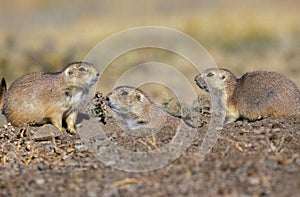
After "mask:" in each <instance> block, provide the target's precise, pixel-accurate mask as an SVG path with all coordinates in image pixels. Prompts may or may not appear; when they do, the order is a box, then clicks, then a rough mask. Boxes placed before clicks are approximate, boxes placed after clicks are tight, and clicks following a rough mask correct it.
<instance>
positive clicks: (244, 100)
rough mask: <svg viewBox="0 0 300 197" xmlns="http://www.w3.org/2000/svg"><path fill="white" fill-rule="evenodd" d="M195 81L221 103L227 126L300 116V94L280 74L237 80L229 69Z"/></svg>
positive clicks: (259, 74) (212, 70) (251, 74)
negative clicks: (230, 123)
mask: <svg viewBox="0 0 300 197" xmlns="http://www.w3.org/2000/svg"><path fill="white" fill-rule="evenodd" d="M195 81H196V83H197V85H198V86H199V87H200V88H201V89H203V90H205V91H207V92H210V93H211V94H213V95H214V96H216V97H218V98H219V99H220V100H221V103H222V104H223V106H224V108H225V110H226V122H227V123H229V122H234V121H235V120H237V119H238V118H240V117H241V118H246V119H249V120H257V119H259V118H261V117H265V116H273V117H279V116H299V115H300V91H299V89H298V88H297V86H296V85H295V84H294V83H293V82H292V81H291V80H289V79H288V78H287V77H285V76H283V75H281V74H279V73H275V72H266V71H256V72H249V73H246V74H244V75H243V76H242V77H241V78H237V77H236V76H235V75H234V74H233V73H231V72H230V71H229V70H227V69H217V68H209V69H207V70H205V71H204V72H203V73H201V74H199V75H198V76H196V77H195Z"/></svg>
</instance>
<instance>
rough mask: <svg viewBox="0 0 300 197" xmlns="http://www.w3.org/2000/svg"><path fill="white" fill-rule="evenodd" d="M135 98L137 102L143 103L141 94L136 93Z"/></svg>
mask: <svg viewBox="0 0 300 197" xmlns="http://www.w3.org/2000/svg"><path fill="white" fill-rule="evenodd" d="M136 98H137V100H138V101H143V100H144V95H143V94H141V93H136Z"/></svg>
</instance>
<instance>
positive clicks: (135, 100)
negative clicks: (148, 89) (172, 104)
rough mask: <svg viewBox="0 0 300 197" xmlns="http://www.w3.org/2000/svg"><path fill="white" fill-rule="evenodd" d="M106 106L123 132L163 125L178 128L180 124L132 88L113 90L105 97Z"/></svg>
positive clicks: (125, 87) (179, 121) (122, 87)
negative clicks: (119, 123) (120, 125)
mask: <svg viewBox="0 0 300 197" xmlns="http://www.w3.org/2000/svg"><path fill="white" fill-rule="evenodd" d="M106 104H107V105H108V106H109V107H110V108H111V109H112V111H113V112H114V114H115V115H116V118H117V120H119V121H120V122H121V123H122V126H123V128H124V129H125V130H135V129H139V128H159V127H161V126H163V124H170V125H173V126H174V127H178V125H179V124H180V123H181V120H180V119H179V118H176V117H173V116H171V115H170V114H168V113H167V112H165V111H164V110H163V109H161V108H160V107H159V106H157V105H156V104H154V103H153V102H152V101H151V100H150V99H149V98H148V97H147V96H146V95H145V94H144V93H143V92H142V91H140V90H138V89H136V88H133V87H129V86H120V87H117V88H115V89H114V90H113V91H112V92H111V93H109V94H108V95H107V96H106ZM183 124H184V123H183Z"/></svg>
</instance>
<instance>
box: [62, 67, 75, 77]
mask: <svg viewBox="0 0 300 197" xmlns="http://www.w3.org/2000/svg"><path fill="white" fill-rule="evenodd" d="M64 72H65V75H66V76H70V75H72V74H73V71H72V69H71V68H70V67H68V68H66V69H65V71H64Z"/></svg>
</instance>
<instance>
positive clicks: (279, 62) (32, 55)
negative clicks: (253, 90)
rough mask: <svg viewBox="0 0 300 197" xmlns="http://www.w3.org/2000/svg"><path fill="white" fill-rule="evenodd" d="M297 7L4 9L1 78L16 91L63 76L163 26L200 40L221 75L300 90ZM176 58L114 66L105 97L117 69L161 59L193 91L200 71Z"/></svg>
mask: <svg viewBox="0 0 300 197" xmlns="http://www.w3.org/2000/svg"><path fill="white" fill-rule="evenodd" d="M297 4H299V3H298V1H296V0H292V1H287V2H285V6H282V5H281V2H280V1H273V2H272V3H270V2H269V3H261V2H258V1H257V2H252V3H251V2H248V3H245V4H244V3H243V4H241V3H238V2H236V1H234V0H232V1H226V4H225V3H222V2H215V3H210V4H207V3H204V2H199V1H196V0H193V1H189V2H186V3H182V2H180V1H163V2H162V1H147V2H144V3H143V4H141V3H140V2H137V1H135V0H131V1H127V2H123V1H114V2H110V1H91V2H89V3H83V2H81V1H74V3H73V4H72V5H70V4H69V3H68V1H54V2H53V1H42V2H41V1H35V0H31V1H27V2H26V3H20V2H18V3H15V4H14V2H11V1H4V2H3V6H1V8H0V13H1V14H0V18H1V20H0V24H1V27H2V28H1V29H0V46H1V47H0V49H1V53H0V64H1V67H0V74H1V76H4V77H6V78H7V80H8V82H9V83H11V82H12V81H13V80H15V79H16V78H17V77H19V76H21V75H23V74H25V73H28V72H33V71H45V72H49V71H57V70H60V69H61V68H63V67H64V66H65V64H67V63H69V62H72V61H78V60H82V59H84V58H85V56H86V55H87V53H88V52H89V51H90V50H91V49H92V48H93V47H94V46H95V45H96V44H98V43H99V42H100V41H102V40H103V39H105V38H107V37H108V36H110V35H112V34H113V33H117V32H119V31H121V30H124V29H128V28H131V27H136V26H143V25H159V26H166V27H171V28H175V29H178V30H180V31H183V32H185V33H187V34H188V35H190V36H192V37H193V38H195V39H196V40H198V41H199V42H200V43H201V44H203V45H204V47H205V48H206V49H208V51H209V53H210V54H211V55H212V56H213V58H214V59H215V61H216V63H217V65H218V66H219V67H226V68H229V69H231V70H233V72H234V73H236V74H237V75H241V74H242V73H244V72H247V71H251V70H273V71H277V72H280V73H283V74H285V75H287V76H288V77H289V78H290V79H292V80H293V81H295V82H296V84H297V85H298V86H300V78H299V75H300V67H299V62H300V59H299V40H300V26H299V20H298V19H299V12H298V10H297V9H296V7H297V6H296V5H297ZM174 56H175V55H174V54H170V53H165V52H161V51H156V52H155V53H153V52H151V51H150V52H149V51H138V52H132V53H128V54H126V55H125V57H120V58H119V59H117V60H116V61H115V62H114V64H112V68H111V73H109V74H108V75H109V76H110V79H108V80H107V81H106V82H105V83H104V84H103V86H104V87H107V88H104V90H103V91H104V92H106V91H109V89H110V87H111V85H112V83H113V81H114V80H115V79H117V78H118V77H119V76H120V74H122V72H123V70H122V69H120V67H118V66H116V65H120V64H122V66H123V65H125V66H123V67H122V68H123V69H124V68H131V67H132V66H134V65H136V64H139V63H141V62H146V61H153V59H154V61H156V60H158V61H161V62H165V63H167V64H170V65H172V66H175V67H177V68H179V67H181V68H183V69H181V70H180V71H181V72H183V73H184V74H185V75H186V76H187V77H188V78H189V79H190V80H189V81H190V82H191V83H193V77H194V76H195V74H196V73H195V72H196V71H195V70H193V69H192V68H191V65H189V63H188V62H185V61H184V60H183V59H181V58H178V57H174ZM113 65H115V67H114V66H113ZM186 67H187V68H188V69H186ZM170 78H171V77H170ZM194 88H195V89H197V88H196V86H194ZM197 91H198V90H197ZM199 92H200V91H199ZM153 94H154V93H153ZM156 94H157V93H156Z"/></svg>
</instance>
